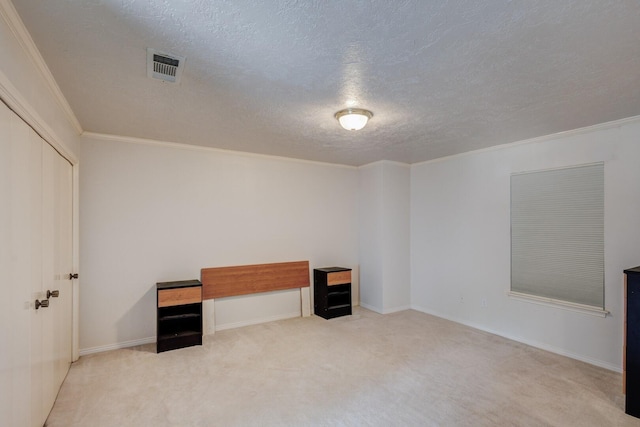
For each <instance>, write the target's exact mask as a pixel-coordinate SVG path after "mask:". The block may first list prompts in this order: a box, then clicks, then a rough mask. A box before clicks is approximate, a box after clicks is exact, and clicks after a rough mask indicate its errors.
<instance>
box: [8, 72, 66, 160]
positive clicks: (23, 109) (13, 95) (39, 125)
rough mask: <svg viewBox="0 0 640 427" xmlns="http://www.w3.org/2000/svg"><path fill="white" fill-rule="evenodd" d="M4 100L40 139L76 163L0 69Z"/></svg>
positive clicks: (52, 131)
mask: <svg viewBox="0 0 640 427" xmlns="http://www.w3.org/2000/svg"><path fill="white" fill-rule="evenodd" d="M2 102H4V103H5V104H6V105H7V107H9V109H11V111H13V112H14V113H16V114H17V115H18V117H20V118H21V119H22V120H24V121H25V123H27V125H29V126H30V127H31V129H33V130H34V131H35V132H36V133H37V134H38V135H40V137H41V138H42V139H44V140H45V141H47V143H48V144H49V145H51V146H52V147H53V148H54V149H55V150H56V151H57V152H58V153H60V154H61V155H62V157H64V158H66V159H67V160H68V161H69V162H70V163H71V164H72V165H75V164H77V163H78V157H77V156H76V155H75V154H74V153H72V152H71V151H69V150H68V149H67V148H66V146H65V145H64V144H62V142H61V141H62V139H60V138H59V137H58V135H56V133H55V132H54V130H53V129H52V128H51V127H50V126H49V125H48V124H47V122H46V121H44V120H43V119H42V117H41V116H40V115H39V114H38V112H37V111H35V110H34V109H33V108H32V107H31V106H30V105H29V103H28V102H27V100H26V99H24V98H23V97H22V95H20V92H19V91H18V89H17V88H16V87H15V86H14V85H13V84H12V83H11V81H10V80H9V78H8V77H7V76H6V75H5V74H4V73H3V72H2V70H0V103H2Z"/></svg>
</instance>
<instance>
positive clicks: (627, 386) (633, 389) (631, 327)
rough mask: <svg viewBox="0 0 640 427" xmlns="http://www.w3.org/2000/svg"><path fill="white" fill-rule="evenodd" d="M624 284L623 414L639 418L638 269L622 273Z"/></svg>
mask: <svg viewBox="0 0 640 427" xmlns="http://www.w3.org/2000/svg"><path fill="white" fill-rule="evenodd" d="M624 284H625V286H624V295H625V310H624V312H625V316H624V329H625V331H624V352H623V355H624V356H623V357H624V360H623V363H622V365H623V368H622V370H623V373H622V388H623V393H625V394H626V397H625V412H626V413H627V414H629V415H633V416H634V417H638V418H640V267H635V268H630V269H629V270H625V271H624Z"/></svg>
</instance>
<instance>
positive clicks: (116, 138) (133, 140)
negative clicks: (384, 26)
mask: <svg viewBox="0 0 640 427" xmlns="http://www.w3.org/2000/svg"><path fill="white" fill-rule="evenodd" d="M80 136H81V137H82V138H92V139H97V140H101V141H112V142H123V143H127V144H141V145H151V146H154V147H164V148H173V149H177V150H187V151H204V152H209V153H219V154H226V155H234V156H242V157H253V158H262V159H271V160H280V161H288V162H295V163H306V164H311V165H321V166H332V167H336V168H342V169H353V170H357V169H358V167H357V166H351V165H342V164H339V163H329V162H320V161H316V160H305V159H296V158H294V157H284V156H276V155H272V154H260V153H251V152H249V151H236V150H229V149H225V148H215V147H207V146H203V145H192V144H182V143H178V142H169V141H158V140H156V139H146V138H138V137H133V136H121V135H112V134H106V133H96V132H87V131H85V132H82V135H80Z"/></svg>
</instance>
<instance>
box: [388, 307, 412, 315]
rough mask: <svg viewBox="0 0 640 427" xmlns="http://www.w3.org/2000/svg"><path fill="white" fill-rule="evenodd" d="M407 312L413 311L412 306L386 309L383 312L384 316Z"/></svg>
mask: <svg viewBox="0 0 640 427" xmlns="http://www.w3.org/2000/svg"><path fill="white" fill-rule="evenodd" d="M406 310H411V306H410V305H403V306H401V307H393V308H385V309H384V310H382V314H391V313H397V312H399V311H406Z"/></svg>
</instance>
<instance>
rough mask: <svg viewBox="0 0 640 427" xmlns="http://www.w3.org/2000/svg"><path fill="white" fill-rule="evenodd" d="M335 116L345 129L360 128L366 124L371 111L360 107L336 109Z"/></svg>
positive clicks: (371, 115) (371, 114)
mask: <svg viewBox="0 0 640 427" xmlns="http://www.w3.org/2000/svg"><path fill="white" fill-rule="evenodd" d="M335 117H336V119H338V122H340V126H342V127H343V128H345V129H346V130H360V129H362V128H363V127H365V126H366V125H367V122H368V121H369V119H370V118H371V117H373V113H372V112H371V111H369V110H364V109H362V108H346V109H344V110H340V111H338V112H337V113H336V114H335Z"/></svg>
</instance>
